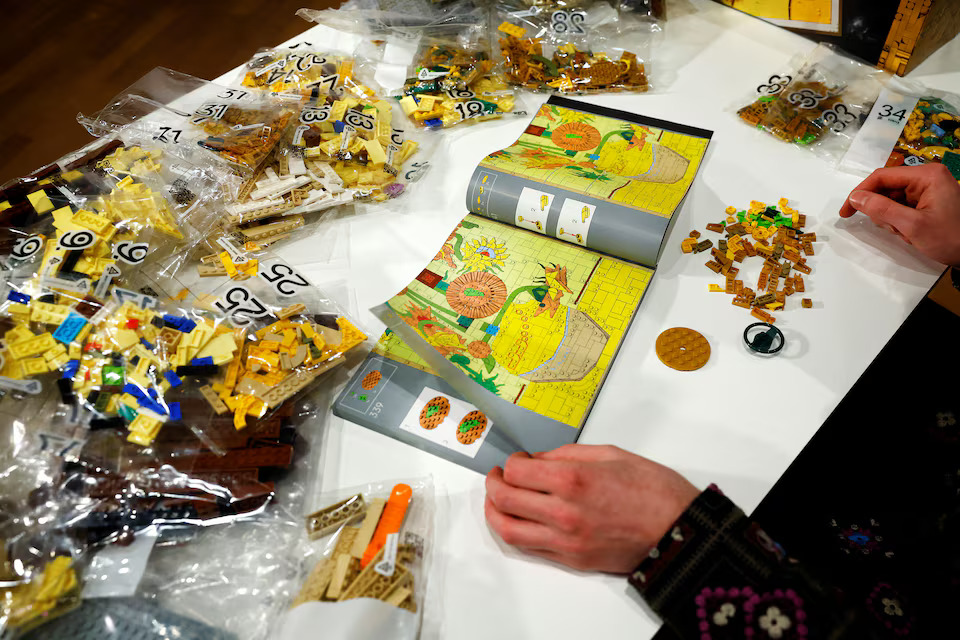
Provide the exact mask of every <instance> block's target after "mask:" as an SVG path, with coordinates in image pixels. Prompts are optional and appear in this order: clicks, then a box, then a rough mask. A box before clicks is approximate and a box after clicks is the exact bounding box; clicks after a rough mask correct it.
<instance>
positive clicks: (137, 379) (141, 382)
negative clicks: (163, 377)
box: [126, 371, 150, 389]
mask: <svg viewBox="0 0 960 640" xmlns="http://www.w3.org/2000/svg"><path fill="white" fill-rule="evenodd" d="M126 376H127V381H128V382H133V383H135V384H136V385H137V386H139V387H141V388H143V389H146V388H147V387H149V386H150V381H149V380H147V378H146V376H143V375H141V374H140V373H138V372H136V371H128V372H127V374H126Z"/></svg>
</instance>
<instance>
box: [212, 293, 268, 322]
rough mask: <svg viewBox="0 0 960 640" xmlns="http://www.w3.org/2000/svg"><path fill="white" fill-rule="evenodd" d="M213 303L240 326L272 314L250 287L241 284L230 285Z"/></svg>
mask: <svg viewBox="0 0 960 640" xmlns="http://www.w3.org/2000/svg"><path fill="white" fill-rule="evenodd" d="M213 304H214V306H215V307H217V308H218V309H220V311H222V312H223V313H224V314H225V315H226V316H227V318H228V319H229V320H230V322H232V323H233V324H234V325H236V326H238V327H245V326H246V325H248V324H250V322H251V321H253V320H256V319H258V318H263V317H265V316H268V315H270V310H269V309H267V306H266V305H265V304H263V302H261V301H260V299H259V298H258V297H257V296H255V295H253V294H252V293H250V290H249V289H247V288H246V287H241V286H235V287H230V288H229V289H227V291H226V293H224V294H223V296H221V298H220V299H219V300H217V301H216V302H214V303H213Z"/></svg>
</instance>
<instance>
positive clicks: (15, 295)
mask: <svg viewBox="0 0 960 640" xmlns="http://www.w3.org/2000/svg"><path fill="white" fill-rule="evenodd" d="M7 300H11V301H13V302H19V303H20V304H27V303H28V302H30V296H28V295H27V294H25V293H20V292H19V291H11V292H10V293H8V294H7Z"/></svg>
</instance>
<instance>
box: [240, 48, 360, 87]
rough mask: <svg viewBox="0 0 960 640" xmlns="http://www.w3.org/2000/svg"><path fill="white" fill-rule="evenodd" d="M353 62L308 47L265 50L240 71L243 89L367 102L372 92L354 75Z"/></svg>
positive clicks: (259, 52)
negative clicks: (249, 88)
mask: <svg viewBox="0 0 960 640" xmlns="http://www.w3.org/2000/svg"><path fill="white" fill-rule="evenodd" d="M355 65H356V62H355V61H354V59H353V58H352V57H350V56H346V55H342V54H334V53H327V52H324V51H320V50H317V49H314V48H311V47H306V46H304V47H297V48H295V49H289V48H286V49H265V50H262V51H258V52H257V53H256V54H254V56H253V58H251V59H250V60H249V61H248V62H247V63H246V64H245V65H244V67H243V79H242V80H241V81H240V84H241V85H242V86H244V87H251V88H255V89H261V90H263V91H272V92H275V93H283V94H291V93H292V94H300V95H303V96H306V97H310V98H313V99H317V98H320V97H324V98H325V97H328V96H329V97H331V98H333V99H340V98H343V97H353V98H357V99H361V100H364V99H368V98H370V97H371V96H373V94H374V89H372V88H370V87H367V86H365V85H363V84H362V83H361V82H359V81H358V79H357V78H356V75H355V70H354V67H355Z"/></svg>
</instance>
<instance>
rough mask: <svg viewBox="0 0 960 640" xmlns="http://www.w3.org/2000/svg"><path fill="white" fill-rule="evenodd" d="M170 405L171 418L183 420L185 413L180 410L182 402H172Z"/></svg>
mask: <svg viewBox="0 0 960 640" xmlns="http://www.w3.org/2000/svg"><path fill="white" fill-rule="evenodd" d="M168 406H169V407H170V419H171V420H182V419H183V413H182V412H181V411H180V403H179V402H171V403H170V404H169V405H168Z"/></svg>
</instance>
